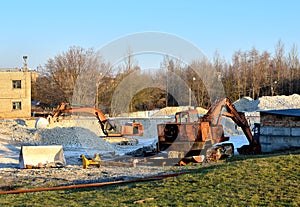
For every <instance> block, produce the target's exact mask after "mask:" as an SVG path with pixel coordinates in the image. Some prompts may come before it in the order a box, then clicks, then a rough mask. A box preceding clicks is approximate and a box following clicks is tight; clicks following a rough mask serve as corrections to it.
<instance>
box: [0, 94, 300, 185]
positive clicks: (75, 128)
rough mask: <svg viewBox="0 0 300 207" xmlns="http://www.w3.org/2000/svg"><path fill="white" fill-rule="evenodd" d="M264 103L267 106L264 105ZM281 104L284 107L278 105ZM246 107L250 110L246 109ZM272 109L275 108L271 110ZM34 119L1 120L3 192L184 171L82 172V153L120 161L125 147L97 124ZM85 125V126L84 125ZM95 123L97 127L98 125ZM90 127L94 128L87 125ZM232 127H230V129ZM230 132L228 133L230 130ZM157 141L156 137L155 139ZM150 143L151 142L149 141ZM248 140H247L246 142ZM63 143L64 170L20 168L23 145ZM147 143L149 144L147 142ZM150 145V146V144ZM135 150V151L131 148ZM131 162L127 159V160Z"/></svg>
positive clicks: (293, 103)
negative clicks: (103, 135)
mask: <svg viewBox="0 0 300 207" xmlns="http://www.w3.org/2000/svg"><path fill="white" fill-rule="evenodd" d="M299 100H300V98H299V95H292V96H278V97H274V98H271V97H265V98H261V99H260V100H259V101H254V100H251V99H245V98H243V99H241V100H239V102H237V103H236V107H237V108H238V109H240V110H242V111H247V110H246V109H252V110H249V111H256V110H263V109H265V108H266V107H265V108H264V107H263V106H267V107H268V108H267V109H276V108H297V107H300V105H299V103H300V101H299ZM263 104H264V105H263ZM278 104H281V106H278ZM246 105H247V108H244V107H245V106H246ZM272 106H273V107H272ZM35 121H36V120H35V119H2V120H0V191H3V190H12V189H18V188H34V187H48V186H57V185H71V184H79V183H94V182H105V181H114V180H126V179H131V178H141V177H147V176H152V175H158V174H164V173H168V172H172V171H174V170H176V171H178V170H184V169H182V168H180V167H175V166H169V167H168V166H165V167H162V166H151V167H150V166H144V165H138V166H137V167H135V168H134V167H116V166H101V167H100V168H98V167H96V166H90V167H88V169H83V167H82V162H81V159H80V155H81V154H85V155H87V156H92V155H93V154H95V153H99V152H100V155H101V157H103V158H104V159H107V160H115V159H121V158H122V156H123V155H122V154H118V153H116V152H120V151H122V148H118V149H117V150H116V147H115V146H112V145H111V144H109V143H107V142H105V141H104V140H102V139H99V136H98V135H97V134H96V133H95V132H94V131H93V130H88V129H87V128H90V127H91V128H95V127H96V128H97V127H98V126H97V122H86V121H82V120H77V122H76V123H74V121H73V120H68V121H65V122H60V123H56V124H53V125H51V126H49V127H47V128H45V129H36V128H35ZM82 123H85V124H84V125H85V126H82ZM95 123H96V124H95ZM87 124H90V125H92V126H86V125H87ZM230 127H231V128H230ZM228 129H229V130H228ZM225 130H228V131H229V132H230V133H232V132H233V131H234V130H235V129H234V126H233V125H230V126H229V125H226V126H225ZM155 139H156V138H155V137H153V138H152V140H155ZM149 140H151V139H149ZM244 140H245V139H244ZM53 143H55V144H61V145H63V146H64V152H65V157H66V161H67V165H66V166H65V167H62V168H43V169H20V168H19V153H20V148H21V146H22V145H40V144H44V145H47V144H53ZM145 143H146V142H145ZM147 143H150V142H149V141H148V142H147ZM132 149H134V148H132ZM128 160H129V159H126V161H128Z"/></svg>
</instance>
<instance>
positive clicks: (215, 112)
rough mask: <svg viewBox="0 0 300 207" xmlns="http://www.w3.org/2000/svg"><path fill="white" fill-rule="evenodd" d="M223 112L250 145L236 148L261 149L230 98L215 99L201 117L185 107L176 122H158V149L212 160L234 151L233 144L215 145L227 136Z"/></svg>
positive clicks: (253, 151) (244, 149) (177, 116)
mask: <svg viewBox="0 0 300 207" xmlns="http://www.w3.org/2000/svg"><path fill="white" fill-rule="evenodd" d="M224 109H225V112H224ZM222 116H227V117H230V118H231V119H232V120H233V121H234V122H235V123H236V124H237V125H238V126H239V127H241V128H242V130H243V132H244V133H245V135H246V137H247V139H248V141H249V145H247V146H243V147H241V148H240V149H238V151H239V153H242V154H249V153H250V154H258V153H260V144H259V141H258V140H257V139H254V137H253V136H252V133H251V129H250V127H249V124H248V122H247V120H246V118H245V115H244V114H243V113H241V112H237V110H236V109H235V107H234V105H233V104H232V103H231V101H230V99H229V98H223V99H220V100H217V101H216V102H215V103H214V104H213V105H212V106H211V108H210V109H209V110H208V112H207V113H206V114H205V115H204V116H203V117H198V112H197V111H196V110H188V111H182V112H177V113H176V114H175V122H168V123H163V124H158V125H157V130H158V143H157V151H168V154H169V157H173V158H175V157H176V158H186V157H194V159H195V160H196V161H197V160H199V157H197V156H199V155H202V156H205V157H206V159H208V158H211V159H213V160H218V159H220V157H221V156H222V155H229V156H231V155H233V145H230V144H221V145H218V146H214V145H215V144H219V143H222V142H224V141H228V140H229V137H225V136H224V130H223V125H221V124H220V121H221V119H222ZM170 155H171V156H170Z"/></svg>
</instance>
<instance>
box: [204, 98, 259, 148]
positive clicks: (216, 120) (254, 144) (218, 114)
mask: <svg viewBox="0 0 300 207" xmlns="http://www.w3.org/2000/svg"><path fill="white" fill-rule="evenodd" d="M224 107H225V109H226V112H222V109H223V108H224ZM222 116H227V117H229V118H231V119H232V120H233V121H234V123H236V124H237V125H238V126H239V127H241V128H242V130H243V132H244V134H245V136H246V138H247V140H248V142H249V145H244V146H242V147H241V148H238V152H239V153H240V154H259V153H261V146H260V143H259V141H258V140H257V139H254V137H253V135H252V133H251V129H250V126H249V124H248V121H247V119H246V117H245V114H244V113H242V112H238V111H237V110H236V108H235V107H234V105H233V104H232V103H231V101H230V99H229V98H227V97H226V98H224V99H221V100H217V101H216V102H215V104H213V105H212V106H211V108H210V109H209V110H208V112H207V113H206V114H205V116H204V117H202V118H201V119H202V120H203V121H209V122H210V123H211V124H212V125H219V124H220V121H221V118H222Z"/></svg>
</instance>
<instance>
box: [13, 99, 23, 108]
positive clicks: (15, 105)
mask: <svg viewBox="0 0 300 207" xmlns="http://www.w3.org/2000/svg"><path fill="white" fill-rule="evenodd" d="M12 109H13V110H21V109H22V104H21V101H15V102H12Z"/></svg>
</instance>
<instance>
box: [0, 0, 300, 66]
mask: <svg viewBox="0 0 300 207" xmlns="http://www.w3.org/2000/svg"><path fill="white" fill-rule="evenodd" d="M299 9H300V3H299V1H296V0H295V1H292V0H287V1H278V0H265V1H263V0H261V1H258V0H252V1H250V0H245V1H238V0H226V1H221V0H219V1H217V0H212V1H208V0H207V1H204V0H203V1H201V0H198V1H197V0H190V1H178V0H177V1H176V0H172V1H171V0H165V1H162V0H160V1H158V0H152V1H141V0H139V1H133V0H132V1H114V0H112V1H96V0H93V1H92V0H90V1H89V0H87V1H83V0H82V1H79V0H72V1H71V0H60V1H59V0H51V1H50V0H49V1H41V0H36V1H34V0H27V1H16V0H10V1H2V2H1V6H0V17H1V18H0V21H1V24H0V27H1V30H0V31H1V32H0V45H1V46H0V68H4V67H9V68H13V67H21V66H22V62H23V60H22V56H23V55H28V65H29V67H31V68H32V69H35V68H36V67H37V66H39V65H44V64H45V63H46V62H47V60H48V59H49V58H53V57H54V56H55V55H57V54H60V53H62V52H64V51H67V50H68V49H69V47H70V46H81V47H83V48H94V49H95V50H98V49H100V48H101V47H103V46H104V45H106V44H108V43H109V42H111V41H114V40H116V39H118V38H120V37H124V36H126V35H129V34H134V33H140V32H144V31H155V32H164V33H170V34H173V35H177V36H179V37H181V38H183V39H185V40H187V41H189V42H191V43H193V44H194V45H195V46H197V47H198V48H199V49H201V50H202V51H203V53H204V54H206V55H207V56H208V58H210V59H211V58H212V57H213V54H214V52H215V51H216V50H217V51H218V52H219V53H220V55H221V56H223V57H224V58H225V59H226V60H227V61H230V60H231V57H232V55H233V53H234V52H236V51H238V50H240V49H241V50H242V51H245V50H250V49H251V48H252V47H255V48H257V49H258V50H259V51H260V52H262V51H264V50H267V51H269V52H271V53H273V52H274V48H275V46H276V44H277V42H278V40H279V39H281V41H282V42H283V43H284V44H285V48H286V50H287V52H288V51H289V49H290V47H291V46H292V44H296V45H297V46H298V48H299V47H300V23H299V19H300V12H299ZM179 49H180V48H179Z"/></svg>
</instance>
